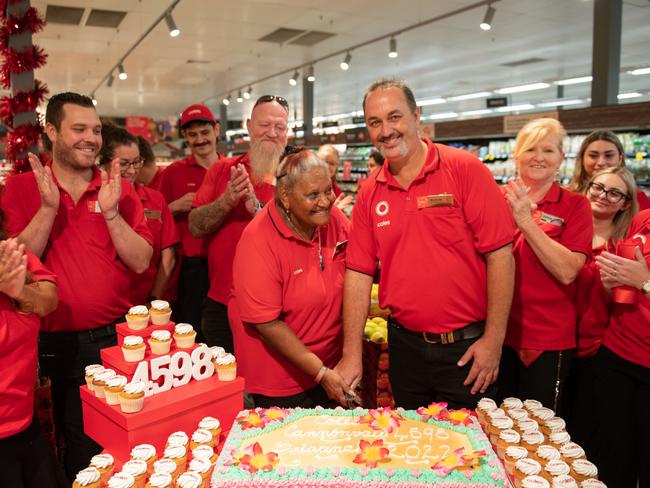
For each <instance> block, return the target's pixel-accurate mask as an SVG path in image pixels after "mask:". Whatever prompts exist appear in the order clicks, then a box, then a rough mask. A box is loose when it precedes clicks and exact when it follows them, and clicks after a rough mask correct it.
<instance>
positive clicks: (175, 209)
mask: <svg viewBox="0 0 650 488" xmlns="http://www.w3.org/2000/svg"><path fill="white" fill-rule="evenodd" d="M181 133H182V135H183V137H184V138H185V141H186V143H187V145H188V146H189V148H190V151H191V154H190V156H188V157H187V158H185V159H181V160H180V161H175V162H174V163H172V164H171V165H170V166H168V167H167V169H166V170H165V172H164V173H163V174H162V176H161V179H160V184H159V188H158V189H159V190H160V192H161V193H162V194H163V195H164V197H165V200H167V203H168V204H169V209H170V210H171V212H172V215H173V216H174V220H175V222H176V228H177V230H178V234H179V236H180V239H181V244H180V247H179V249H178V253H179V262H180V274H179V276H178V296H177V300H176V305H175V306H174V319H175V320H176V322H187V323H190V324H192V325H193V326H194V327H195V328H196V329H197V330H200V325H201V314H202V310H203V302H204V300H205V297H206V295H207V293H208V288H209V286H210V282H209V280H208V265H207V260H206V255H207V242H206V240H205V239H204V238H202V237H198V238H197V237H194V236H192V234H190V232H189V230H188V225H187V216H188V214H189V211H190V210H191V208H192V200H193V199H194V196H195V195H196V192H197V191H198V189H199V187H200V186H201V183H202V182H203V177H204V176H205V174H206V172H207V171H208V169H209V168H210V167H211V166H212V165H213V164H214V163H215V162H216V161H217V160H219V158H220V157H221V156H220V154H219V153H218V152H217V139H218V137H219V124H218V122H217V121H216V120H215V118H214V115H213V114H212V111H211V110H210V109H209V108H208V107H206V106H205V105H198V104H197V105H190V106H189V107H187V108H186V109H185V110H184V111H183V113H182V115H181ZM170 286H172V285H170Z"/></svg>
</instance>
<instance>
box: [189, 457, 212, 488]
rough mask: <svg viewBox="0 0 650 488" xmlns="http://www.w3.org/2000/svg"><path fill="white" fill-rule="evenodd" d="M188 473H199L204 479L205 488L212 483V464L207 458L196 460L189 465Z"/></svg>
mask: <svg viewBox="0 0 650 488" xmlns="http://www.w3.org/2000/svg"><path fill="white" fill-rule="evenodd" d="M188 471H189V472H191V473H198V474H199V475H200V476H201V478H202V479H203V484H204V486H205V485H207V484H209V483H210V475H211V474H212V463H211V462H210V461H209V460H208V459H205V458H194V459H192V460H191V461H190V463H189V465H188Z"/></svg>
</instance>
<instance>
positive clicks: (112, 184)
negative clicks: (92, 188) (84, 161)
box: [97, 158, 122, 220]
mask: <svg viewBox="0 0 650 488" xmlns="http://www.w3.org/2000/svg"><path fill="white" fill-rule="evenodd" d="M110 164H111V172H110V174H107V173H106V171H104V170H101V177H102V186H101V187H100V189H99V194H98V195H97V201H98V202H99V208H100V209H101V211H102V214H104V218H107V219H108V220H112V218H113V217H114V216H115V215H116V214H117V212H118V208H117V204H118V202H119V201H120V196H121V195H122V176H121V175H120V160H119V158H115V159H114V160H113V161H112V162H111V163H110Z"/></svg>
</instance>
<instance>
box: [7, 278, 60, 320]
mask: <svg viewBox="0 0 650 488" xmlns="http://www.w3.org/2000/svg"><path fill="white" fill-rule="evenodd" d="M14 300H15V301H16V304H17V305H18V310H19V311H20V312H23V313H35V314H36V315H38V316H39V317H45V316H46V315H48V314H50V313H51V312H53V311H54V310H56V307H57V305H58V304H59V298H58V296H57V293H56V285H55V284H54V283H52V282H51V281H36V282H34V283H30V284H28V285H25V286H24V287H23V289H22V292H21V293H20V294H19V295H18V296H16V297H14Z"/></svg>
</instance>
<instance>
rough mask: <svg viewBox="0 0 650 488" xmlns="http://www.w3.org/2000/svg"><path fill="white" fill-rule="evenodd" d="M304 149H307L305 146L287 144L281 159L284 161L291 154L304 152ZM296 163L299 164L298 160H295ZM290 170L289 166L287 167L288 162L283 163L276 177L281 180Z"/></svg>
mask: <svg viewBox="0 0 650 488" xmlns="http://www.w3.org/2000/svg"><path fill="white" fill-rule="evenodd" d="M304 150H305V146H286V147H285V148H284V152H283V153H282V156H280V161H284V158H286V157H287V156H289V155H291V154H298V153H299V152H302V151H304ZM294 164H297V161H296V162H294ZM288 171H289V168H287V163H285V164H283V165H282V166H280V167H279V168H278V173H277V175H276V177H275V179H276V180H279V179H280V178H283V177H285V176H287V173H288Z"/></svg>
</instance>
